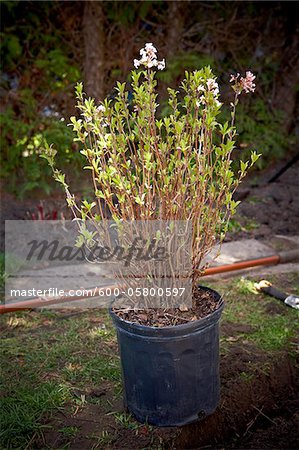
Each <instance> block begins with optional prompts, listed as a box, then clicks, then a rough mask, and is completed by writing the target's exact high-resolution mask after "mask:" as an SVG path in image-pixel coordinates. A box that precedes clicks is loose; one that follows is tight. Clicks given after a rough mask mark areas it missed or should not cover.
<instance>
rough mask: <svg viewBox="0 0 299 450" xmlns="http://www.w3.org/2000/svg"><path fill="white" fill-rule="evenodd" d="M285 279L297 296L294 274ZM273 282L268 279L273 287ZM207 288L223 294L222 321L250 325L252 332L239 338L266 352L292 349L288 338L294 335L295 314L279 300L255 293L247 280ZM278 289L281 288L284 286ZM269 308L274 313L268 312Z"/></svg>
mask: <svg viewBox="0 0 299 450" xmlns="http://www.w3.org/2000/svg"><path fill="white" fill-rule="evenodd" d="M285 277H286V278H289V285H291V284H292V285H293V288H291V290H290V293H294V294H295V293H296V292H297V294H298V288H297V286H298V283H299V277H298V275H296V274H289V275H285ZM276 280H277V279H276V278H275V277H270V279H269V281H271V282H273V283H274V284H275V282H276ZM209 285H210V287H212V288H213V289H216V290H218V291H219V292H220V293H221V292H225V297H224V300H225V301H226V307H225V309H224V313H223V321H224V322H225V321H226V322H231V323H235V324H247V325H250V326H252V328H253V330H254V331H252V332H250V333H242V332H241V333H240V336H241V337H242V336H243V337H244V339H245V338H246V340H247V341H249V342H252V343H254V344H255V345H256V346H257V347H259V348H260V349H261V350H265V351H267V352H273V351H279V350H281V349H283V348H286V347H288V348H289V350H290V351H291V350H292V339H293V338H295V336H296V335H297V333H298V320H297V319H298V311H296V310H295V309H292V308H289V307H287V306H286V305H285V304H284V303H283V302H281V301H280V300H277V299H275V298H273V297H269V296H266V295H265V294H262V293H259V292H258V291H257V290H256V289H255V287H254V281H253V280H250V279H245V278H240V279H234V280H230V281H228V282H225V281H223V282H217V283H209ZM281 289H282V290H283V289H284V285H283V286H282V288H281ZM273 306H274V307H275V313H274V314H273V313H271V308H273Z"/></svg>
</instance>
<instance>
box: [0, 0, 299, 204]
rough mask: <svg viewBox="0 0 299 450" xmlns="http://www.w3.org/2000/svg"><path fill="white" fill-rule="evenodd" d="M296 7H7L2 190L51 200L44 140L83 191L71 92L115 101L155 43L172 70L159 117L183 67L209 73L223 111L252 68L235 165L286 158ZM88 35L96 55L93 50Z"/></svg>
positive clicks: (0, 92) (165, 77) (292, 112)
mask: <svg viewBox="0 0 299 450" xmlns="http://www.w3.org/2000/svg"><path fill="white" fill-rule="evenodd" d="M295 7H296V5H294V4H293V2H218V1H215V2H200V1H198V2H192V1H184V2H181V1H176V2H173V1H172V2H171V1H146V2H143V1H141V2H127V1H124V2H115V1H107V2H88V1H85V2H83V1H80V2H77V1H69V2H63V1H53V2H48V1H45V2H35V1H27V2H22V1H3V2H2V3H1V16H2V17H1V19H2V20H1V23H2V30H1V41H2V43H1V62H2V72H1V79H0V83H1V84H0V96H1V104H2V106H1V111H0V114H1V128H2V130H1V142H0V143H1V177H2V179H3V180H4V183H5V187H6V188H8V189H9V190H11V191H13V192H14V193H16V194H18V195H19V196H24V195H25V194H26V193H27V192H29V191H32V190H35V189H42V190H43V191H45V192H46V193H50V192H51V189H52V188H53V186H54V183H53V182H52V180H51V177H50V173H49V171H48V167H47V165H46V163H45V161H43V160H41V159H40V158H39V153H40V147H41V144H42V141H43V139H45V138H46V139H47V141H48V142H49V143H51V142H54V143H55V146H56V147H57V148H59V155H58V164H59V165H60V166H61V167H64V168H67V170H68V171H70V172H74V174H76V173H77V174H78V176H77V179H78V184H77V188H78V190H79V188H80V183H81V181H79V180H80V177H79V167H81V157H80V154H79V148H78V146H77V145H74V144H72V138H73V134H72V132H71V130H70V128H68V127H67V126H66V125H67V123H68V121H69V120H68V118H69V116H71V115H74V114H77V112H76V110H75V101H74V100H75V99H74V85H75V83H76V82H77V81H79V80H82V79H83V80H84V82H85V85H86V86H89V87H88V94H89V95H96V96H99V97H101V98H102V97H103V96H106V95H108V96H114V95H115V93H114V90H113V88H114V85H115V82H116V80H120V81H123V80H125V79H126V78H127V75H128V72H129V70H130V69H131V68H132V61H133V58H134V57H136V55H137V52H138V51H139V49H140V48H141V47H142V46H143V44H144V43H145V42H153V43H154V44H155V45H156V46H157V48H158V49H159V54H160V56H161V57H164V56H165V57H166V61H167V69H168V70H167V71H165V72H164V73H161V74H160V79H159V90H160V101H159V103H160V112H161V114H162V115H164V114H165V113H166V112H167V110H166V108H167V106H166V102H165V97H166V86H167V85H170V86H172V87H176V86H178V84H179V82H180V81H181V79H182V77H183V75H184V70H185V69H198V68H200V67H202V66H204V65H206V64H209V65H211V67H212V68H213V70H214V71H215V73H216V74H217V75H218V76H219V77H220V84H221V85H222V88H224V89H222V90H223V97H222V101H226V102H227V103H229V102H230V101H231V97H230V95H231V94H230V90H229V89H228V84H229V74H230V73H236V72H241V73H244V72H245V70H246V69H249V68H250V69H251V70H252V71H253V72H254V73H256V74H257V86H258V89H257V94H256V95H254V96H250V98H249V96H248V98H247V97H246V98H245V99H243V101H242V105H240V106H239V109H238V123H239V137H238V141H239V142H238V144H239V148H240V149H241V150H242V152H239V153H237V158H240V157H241V155H244V158H247V156H248V155H247V152H249V151H250V150H252V149H256V150H257V152H258V153H262V154H263V158H261V159H260V160H259V167H260V168H262V167H265V166H266V165H268V164H269V163H270V162H271V161H272V160H273V159H275V158H279V157H282V156H284V155H286V152H288V151H289V150H290V149H292V144H293V139H294V138H293V136H294V130H295V127H296V122H295V116H296V83H297V82H298V80H297V76H298V75H297V73H299V69H298V56H297V55H298V54H299V51H298V33H297V31H296V14H295V11H294V8H295ZM91 8H93V9H92V10H91ZM90 30H92V33H93V34H94V35H95V38H97V39H98V44H99V45H98V47H97V46H96V47H95V45H94V44H93V48H91V43H89V39H88V36H90V34H88V33H90ZM92 51H93V53H92ZM98 63H99V65H98ZM97 67H99V68H97ZM93 69H95V70H93ZM90 86H91V87H90ZM92 86H95V87H96V86H97V87H98V88H97V89H96V88H94V89H95V91H96V92H93V89H92ZM226 86H227V88H226ZM244 100H245V101H244ZM64 119H65V120H64ZM242 158H243V156H242ZM59 160H60V161H59Z"/></svg>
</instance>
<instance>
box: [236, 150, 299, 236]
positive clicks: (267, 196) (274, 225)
mask: <svg viewBox="0 0 299 450" xmlns="http://www.w3.org/2000/svg"><path fill="white" fill-rule="evenodd" d="M290 159H291V158H290ZM287 163H288V161H287V160H285V161H283V162H280V163H279V164H276V165H275V166H273V167H270V168H269V169H267V170H265V171H263V172H257V173H255V174H251V175H249V176H248V178H246V181H245V182H244V183H242V184H241V186H240V189H239V190H238V191H237V193H236V199H237V200H240V201H241V204H240V206H239V207H238V213H237V219H238V220H240V223H241V224H242V225H243V226H244V229H243V230H239V231H238V230H236V231H233V232H230V233H229V234H228V235H227V240H236V239H240V238H242V237H243V238H245V237H247V238H248V235H250V237H255V238H257V239H259V238H266V237H268V236H273V235H275V234H278V235H296V234H297V233H298V228H299V196H298V192H299V176H298V174H299V161H297V162H296V163H295V164H293V165H292V166H291V167H289V168H288V169H287V170H286V171H285V172H284V173H282V174H281V175H280V176H279V177H278V178H277V179H276V180H275V181H273V182H271V181H270V180H271V179H272V178H273V177H274V176H275V175H278V174H279V171H280V170H281V169H283V168H284V167H285V166H286V164H287Z"/></svg>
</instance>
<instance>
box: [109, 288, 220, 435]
mask: <svg viewBox="0 0 299 450" xmlns="http://www.w3.org/2000/svg"><path fill="white" fill-rule="evenodd" d="M202 288H203V289H206V290H210V291H212V292H213V294H214V295H215V297H216V299H218V300H219V308H218V309H217V310H216V311H214V312H213V313H212V314H210V315H208V316H206V317H204V318H203V319H200V320H197V321H194V322H189V323H187V324H184V325H177V326H173V327H163V328H156V327H148V326H143V325H139V324H136V323H132V322H127V321H125V320H122V319H120V318H119V317H118V316H117V315H116V314H115V313H114V312H113V311H112V309H111V308H110V315H111V317H112V320H113V322H114V324H115V326H116V329H117V336H118V345H119V351H120V357H121V364H122V375H123V387H124V403H125V406H126V407H127V409H128V410H129V411H130V412H131V413H132V414H133V415H134V416H135V418H136V419H137V420H138V421H140V422H142V423H149V424H152V425H156V426H181V425H186V424H188V423H191V422H195V421H197V420H199V419H201V418H203V417H205V416H207V415H209V414H212V413H213V412H214V411H215V409H216V408H217V406H218V403H219V399H220V379H219V319H220V316H221V313H222V310H223V307H224V304H223V301H222V299H221V297H220V295H219V294H218V293H217V292H215V291H213V290H212V289H209V288H205V287H202Z"/></svg>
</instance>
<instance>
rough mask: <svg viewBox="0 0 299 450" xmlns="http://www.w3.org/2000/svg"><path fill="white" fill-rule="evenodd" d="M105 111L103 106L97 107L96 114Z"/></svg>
mask: <svg viewBox="0 0 299 450" xmlns="http://www.w3.org/2000/svg"><path fill="white" fill-rule="evenodd" d="M104 111H105V106H104V105H99V106H98V107H97V112H104Z"/></svg>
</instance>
